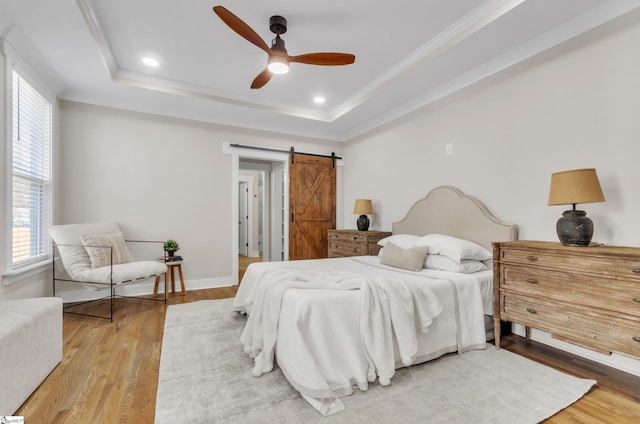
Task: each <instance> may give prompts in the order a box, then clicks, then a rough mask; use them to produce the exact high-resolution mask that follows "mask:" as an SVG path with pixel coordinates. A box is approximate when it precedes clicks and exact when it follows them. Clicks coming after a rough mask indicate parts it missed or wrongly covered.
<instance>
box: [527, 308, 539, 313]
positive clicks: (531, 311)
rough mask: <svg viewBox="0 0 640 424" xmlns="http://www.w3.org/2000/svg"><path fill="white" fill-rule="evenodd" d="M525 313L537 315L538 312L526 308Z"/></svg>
mask: <svg viewBox="0 0 640 424" xmlns="http://www.w3.org/2000/svg"><path fill="white" fill-rule="evenodd" d="M527 312H529V313H530V314H537V313H538V311H536V310H535V309H533V308H527Z"/></svg>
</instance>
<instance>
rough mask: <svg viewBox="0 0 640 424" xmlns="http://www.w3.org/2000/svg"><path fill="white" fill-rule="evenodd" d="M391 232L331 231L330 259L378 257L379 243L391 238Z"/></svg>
mask: <svg viewBox="0 0 640 424" xmlns="http://www.w3.org/2000/svg"><path fill="white" fill-rule="evenodd" d="M390 235H391V232H389V231H358V230H329V252H328V253H329V254H328V256H329V257H330V258H342V257H345V256H365V255H377V254H378V251H379V250H380V246H378V241H379V240H382V239H383V238H385V237H387V236H390Z"/></svg>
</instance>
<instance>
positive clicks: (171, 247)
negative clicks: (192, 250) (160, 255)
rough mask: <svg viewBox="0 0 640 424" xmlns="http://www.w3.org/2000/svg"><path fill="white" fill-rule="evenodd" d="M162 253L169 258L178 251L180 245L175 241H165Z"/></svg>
mask: <svg viewBox="0 0 640 424" xmlns="http://www.w3.org/2000/svg"><path fill="white" fill-rule="evenodd" d="M163 247H164V251H165V252H167V254H168V255H169V256H173V255H174V253H176V252H177V251H178V250H179V249H180V245H179V244H178V242H177V241H175V240H167V241H165V242H164V246H163Z"/></svg>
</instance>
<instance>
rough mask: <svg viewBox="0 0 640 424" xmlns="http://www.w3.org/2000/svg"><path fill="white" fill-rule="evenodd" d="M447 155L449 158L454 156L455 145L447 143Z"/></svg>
mask: <svg viewBox="0 0 640 424" xmlns="http://www.w3.org/2000/svg"><path fill="white" fill-rule="evenodd" d="M445 154H446V155H447V156H451V155H453V143H447V144H446V146H445Z"/></svg>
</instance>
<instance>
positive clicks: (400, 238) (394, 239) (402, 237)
mask: <svg viewBox="0 0 640 424" xmlns="http://www.w3.org/2000/svg"><path fill="white" fill-rule="evenodd" d="M418 240H420V236H416V235H413V234H394V235H391V236H388V237H385V238H383V239H381V240H379V241H378V244H379V245H380V246H382V247H384V246H386V245H387V243H389V242H391V243H393V244H395V245H396V246H399V247H402V248H403V249H408V248H410V247H413V246H414V245H415V244H416V242H417V241H418Z"/></svg>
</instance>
